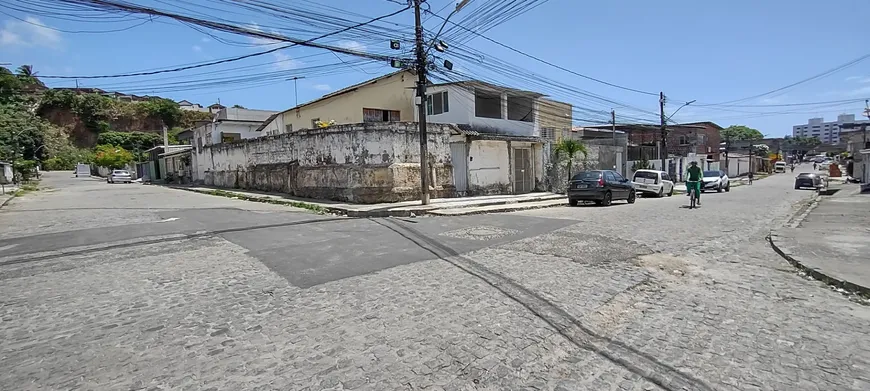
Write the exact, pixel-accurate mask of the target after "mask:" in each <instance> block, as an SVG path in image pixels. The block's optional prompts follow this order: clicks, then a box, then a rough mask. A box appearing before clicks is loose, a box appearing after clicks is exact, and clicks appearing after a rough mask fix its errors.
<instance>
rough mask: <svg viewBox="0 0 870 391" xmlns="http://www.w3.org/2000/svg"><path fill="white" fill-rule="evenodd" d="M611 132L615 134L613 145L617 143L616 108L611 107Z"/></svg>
mask: <svg viewBox="0 0 870 391" xmlns="http://www.w3.org/2000/svg"><path fill="white" fill-rule="evenodd" d="M610 132H611V133H612V136H613V145H616V110H613V109H610Z"/></svg>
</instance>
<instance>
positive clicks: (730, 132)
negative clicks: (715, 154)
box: [719, 125, 764, 143]
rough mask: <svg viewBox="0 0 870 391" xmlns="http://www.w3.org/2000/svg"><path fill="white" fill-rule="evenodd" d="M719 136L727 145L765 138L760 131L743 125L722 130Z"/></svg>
mask: <svg viewBox="0 0 870 391" xmlns="http://www.w3.org/2000/svg"><path fill="white" fill-rule="evenodd" d="M719 135H720V136H721V137H722V140H724V141H725V142H726V143H730V142H733V141H749V140H761V139H763V138H764V135H763V134H761V132H759V131H758V129H753V128H750V127H748V126H743V125H731V126H729V127H727V128H725V129H722V130H721V131H720V132H719Z"/></svg>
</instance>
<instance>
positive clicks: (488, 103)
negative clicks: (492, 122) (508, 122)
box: [474, 90, 501, 119]
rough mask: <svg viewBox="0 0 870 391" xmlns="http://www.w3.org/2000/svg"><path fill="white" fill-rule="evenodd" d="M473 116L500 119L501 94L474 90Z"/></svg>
mask: <svg viewBox="0 0 870 391" xmlns="http://www.w3.org/2000/svg"><path fill="white" fill-rule="evenodd" d="M474 116H475V117H480V118H499V119H501V95H500V94H498V93H494V92H486V91H481V90H474Z"/></svg>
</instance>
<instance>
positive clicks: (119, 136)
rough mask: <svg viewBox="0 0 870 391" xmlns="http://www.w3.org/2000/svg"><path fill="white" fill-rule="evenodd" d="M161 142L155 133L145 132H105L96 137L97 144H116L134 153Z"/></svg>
mask: <svg viewBox="0 0 870 391" xmlns="http://www.w3.org/2000/svg"><path fill="white" fill-rule="evenodd" d="M162 143H163V138H162V137H161V136H160V135H159V134H156V133H145V132H106V133H100V135H99V136H98V137H97V145H103V144H105V145H116V146H119V147H121V148H124V149H126V150H128V151H133V152H136V153H139V152H143V151H147V150H149V149H151V148H153V147H156V146H158V145H160V144H162Z"/></svg>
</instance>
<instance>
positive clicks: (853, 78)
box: [846, 76, 863, 81]
mask: <svg viewBox="0 0 870 391" xmlns="http://www.w3.org/2000/svg"><path fill="white" fill-rule="evenodd" d="M862 77H863V76H849V77H847V78H846V81H854V80H858V79H861V78H862Z"/></svg>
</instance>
